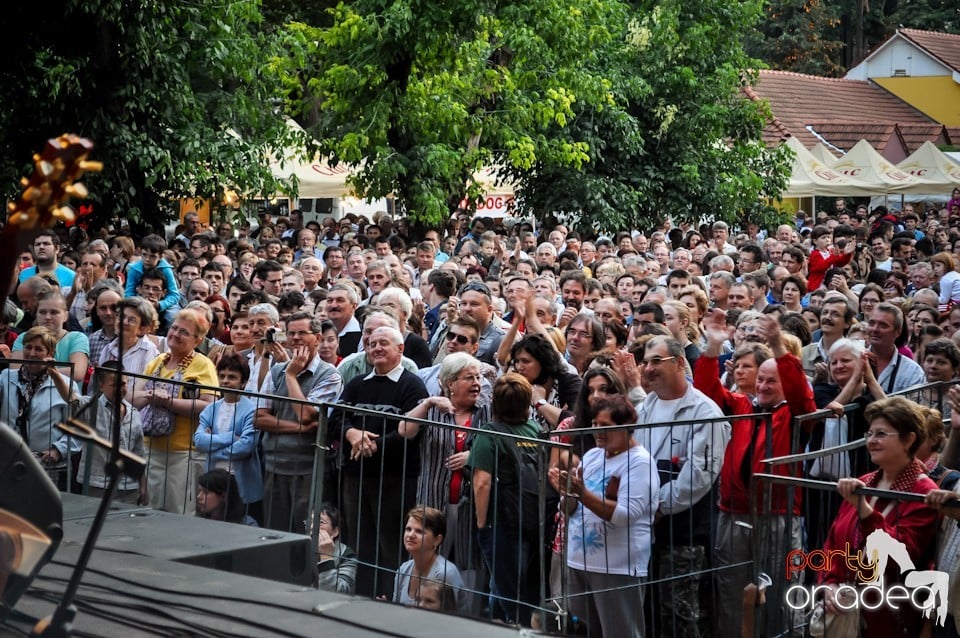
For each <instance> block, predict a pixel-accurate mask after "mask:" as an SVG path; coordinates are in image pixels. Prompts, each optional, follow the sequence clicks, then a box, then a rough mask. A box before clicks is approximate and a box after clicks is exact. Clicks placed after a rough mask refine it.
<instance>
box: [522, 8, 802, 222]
mask: <svg viewBox="0 0 960 638" xmlns="http://www.w3.org/2000/svg"><path fill="white" fill-rule="evenodd" d="M759 11H760V8H759V5H758V4H750V3H729V2H724V1H722V0H721V1H713V2H709V1H703V2H699V3H694V4H691V3H684V2H682V1H676V2H674V1H671V0H665V1H661V2H647V3H645V4H642V5H640V6H639V7H638V9H637V11H636V12H635V13H634V15H633V18H632V19H631V20H630V21H628V22H627V23H626V28H625V31H624V33H623V34H622V35H621V37H620V38H619V39H618V45H617V46H616V47H615V48H613V49H612V50H611V51H610V52H609V56H610V60H609V64H608V68H611V69H613V70H614V73H613V75H612V77H613V78H614V81H613V86H614V87H616V88H615V90H616V98H615V99H616V102H617V103H618V104H622V105H624V108H623V109H622V110H614V109H607V110H605V111H602V112H596V111H591V110H589V109H584V110H582V111H581V112H580V113H579V114H578V117H577V118H576V120H575V122H574V125H573V127H572V131H571V133H572V135H573V136H574V137H575V138H576V139H578V140H579V141H583V142H585V143H586V145H587V147H588V148H589V149H590V152H589V156H590V160H589V161H588V162H586V163H585V164H584V166H583V169H582V170H580V171H571V170H569V169H567V168H566V167H562V166H557V165H555V164H552V163H550V162H549V161H544V162H542V163H541V165H540V166H539V167H538V170H536V171H532V172H529V173H527V174H526V175H522V174H519V173H518V174H516V177H517V179H518V180H519V184H520V192H521V195H520V200H521V202H522V203H524V204H526V205H528V206H531V207H533V208H535V209H537V210H547V211H549V210H557V211H567V212H575V215H574V218H575V219H579V224H580V225H581V226H583V227H584V228H594V229H596V228H601V229H604V230H622V229H624V228H636V227H644V226H647V225H650V224H652V223H655V222H657V221H659V220H662V219H664V218H665V217H668V216H671V217H673V219H675V220H680V219H687V220H702V219H726V220H728V221H732V222H737V221H740V220H741V219H742V218H743V216H744V215H750V216H753V217H754V218H757V219H758V220H759V219H760V218H761V217H762V216H770V215H773V214H774V213H773V211H772V209H770V208H769V207H768V206H766V205H765V204H764V202H765V201H766V200H767V199H768V198H771V197H775V196H777V195H778V194H779V192H780V190H781V189H782V187H783V185H784V183H785V182H784V180H785V176H786V174H787V173H788V168H787V165H786V158H785V156H784V155H783V154H782V152H781V151H779V150H777V149H768V148H767V147H766V146H765V145H764V144H763V143H762V142H761V141H760V134H761V130H762V128H763V125H764V123H765V121H766V117H767V116H768V112H767V111H766V109H765V108H764V107H763V106H762V105H759V104H757V103H755V102H749V101H746V100H744V99H742V97H743V96H742V95H741V93H740V88H741V87H742V85H743V83H744V82H746V81H747V79H748V78H747V75H746V71H745V69H747V68H748V67H750V66H752V61H751V60H750V59H749V58H748V57H747V56H746V55H745V54H744V52H743V49H742V47H741V44H740V38H741V36H742V29H743V28H745V27H746V26H748V25H749V24H751V23H752V22H754V21H755V20H756V19H757V18H758V17H759Z"/></svg>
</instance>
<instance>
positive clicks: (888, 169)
mask: <svg viewBox="0 0 960 638" xmlns="http://www.w3.org/2000/svg"><path fill="white" fill-rule="evenodd" d="M833 169H834V170H835V171H836V172H838V173H840V174H842V175H845V176H847V177H850V178H853V179H856V180H858V181H860V182H862V183H864V184H866V185H867V187H868V188H869V189H870V191H871V192H870V193H869V194H871V195H877V194H882V193H925V192H928V191H929V190H930V187H929V186H927V185H925V184H924V183H923V182H922V181H921V180H920V179H918V178H916V177H914V176H913V175H911V174H910V173H907V172H906V171H903V170H901V169H899V168H897V167H896V166H894V165H893V164H891V163H890V162H889V161H887V159H886V158H884V157H883V156H882V155H880V153H878V152H877V151H876V150H875V149H874V148H873V147H872V146H870V143H869V142H867V141H866V140H860V141H859V142H857V143H856V145H854V147H853V148H851V149H850V150H849V151H848V152H847V154H846V155H844V156H843V157H841V158H839V159H837V161H836V162H835V163H834V164H833Z"/></svg>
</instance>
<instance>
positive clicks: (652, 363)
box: [637, 355, 677, 368]
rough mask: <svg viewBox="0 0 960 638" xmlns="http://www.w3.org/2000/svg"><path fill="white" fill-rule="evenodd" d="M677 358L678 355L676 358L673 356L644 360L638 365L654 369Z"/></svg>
mask: <svg viewBox="0 0 960 638" xmlns="http://www.w3.org/2000/svg"><path fill="white" fill-rule="evenodd" d="M676 358H677V356H676V355H674V356H672V357H653V358H651V359H643V360H641V361H640V362H639V363H638V364H637V365H638V366H653V367H654V368H656V367H657V366H659V365H661V364H662V363H664V362H665V361H673V360H674V359H676Z"/></svg>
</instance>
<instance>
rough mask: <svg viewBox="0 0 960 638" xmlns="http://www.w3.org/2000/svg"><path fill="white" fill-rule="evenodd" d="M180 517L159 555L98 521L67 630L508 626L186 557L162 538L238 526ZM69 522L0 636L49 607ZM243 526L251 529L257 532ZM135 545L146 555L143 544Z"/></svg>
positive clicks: (70, 560) (76, 547) (431, 630)
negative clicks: (97, 539) (180, 522)
mask: <svg viewBox="0 0 960 638" xmlns="http://www.w3.org/2000/svg"><path fill="white" fill-rule="evenodd" d="M68 510H69V512H70V517H69V518H68V517H67V515H66V512H67V511H68ZM85 511H88V510H86V509H85V506H84V504H83V503H82V502H80V503H77V502H72V503H71V504H70V506H69V507H67V505H66V503H65V523H66V522H67V521H80V520H83V519H84V518H85V516H84V513H85ZM134 511H136V512H140V513H141V514H142V513H143V512H146V511H149V510H131V511H126V512H125V511H123V510H122V509H118V510H117V511H116V512H115V513H113V514H111V518H116V517H124V516H127V517H129V515H130V514H131V513H133V512H134ZM138 518H140V517H138ZM141 520H142V519H141ZM183 523H184V525H183V530H184V531H183V532H181V534H180V535H179V536H178V537H176V538H172V539H171V538H167V539H165V542H164V543H163V545H164V547H165V549H162V551H159V552H157V553H158V554H159V556H151V555H141V554H140V553H139V552H138V551H137V549H138V548H137V547H135V546H133V545H131V543H129V542H120V537H119V536H118V535H117V534H116V533H115V531H111V530H116V529H118V525H119V524H118V523H116V522H113V523H112V522H111V521H110V520H108V521H107V523H106V524H105V526H104V531H103V534H101V542H100V543H98V546H97V549H96V550H95V551H94V553H93V555H92V557H91V560H90V565H89V568H88V570H87V572H86V574H85V575H84V577H83V580H82V583H81V586H80V589H79V592H78V596H77V599H76V605H77V608H78V614H77V618H76V620H75V622H74V636H78V637H81V636H97V637H112V636H117V637H121V636H122V637H124V638H126V637H130V636H211V637H220V636H238V637H246V636H249V637H251V638H260V637H273V636H323V637H324V638H335V637H339V636H342V637H344V638H349V637H354V636H357V637H359V636H397V637H401V636H402V637H403V638H410V637H417V638H434V637H436V638H450V636H456V637H457V638H474V637H476V638H496V637H497V636H516V634H517V630H516V629H512V628H509V627H505V626H503V625H498V624H495V623H486V622H482V621H477V620H472V619H466V618H458V617H455V616H449V615H442V614H437V613H433V612H429V611H424V610H420V609H414V608H407V607H402V606H399V605H393V604H389V603H384V602H379V601H374V600H370V599H366V598H357V597H350V596H343V595H339V594H332V593H327V592H320V591H317V590H315V589H313V588H311V587H308V586H304V585H298V584H295V583H292V582H280V581H278V580H267V579H263V578H256V577H253V576H249V575H244V574H237V573H230V572H227V571H220V570H218V569H211V568H208V567H204V566H198V565H197V564H187V563H185V562H183V561H184V560H185V559H184V556H183V555H178V554H177V552H173V551H171V550H170V549H169V547H170V546H171V545H176V544H181V546H182V547H183V548H190V547H194V548H195V547H198V546H204V547H207V546H210V545H215V544H216V539H217V536H218V534H219V533H224V532H230V533H233V532H238V531H239V530H237V529H235V528H242V527H243V526H233V525H229V524H227V523H216V522H211V521H203V520H198V519H186V520H184V521H183ZM224 526H227V527H224ZM65 527H69V526H68V525H66V524H65ZM79 529H80V528H74V531H73V532H71V533H68V534H67V536H66V537H65V539H64V542H63V543H61V545H60V547H59V549H58V550H57V553H56V555H55V556H54V558H53V560H52V561H51V562H50V563H49V564H47V565H46V566H45V567H44V568H43V570H41V572H40V574H39V575H38V577H37V578H36V579H35V580H34V582H33V584H32V585H31V588H30V590H29V591H28V592H27V593H26V594H24V596H23V597H22V598H21V599H20V601H19V602H18V603H17V606H16V612H17V613H18V614H19V615H18V616H15V617H11V618H8V619H7V621H6V623H5V624H3V625H0V635H2V636H7V635H20V634H26V633H29V630H30V628H31V626H32V620H33V619H36V618H40V617H44V616H48V615H50V614H52V613H53V610H54V608H55V607H56V604H57V602H58V600H59V598H60V596H61V594H62V593H63V591H64V589H65V588H66V585H67V582H68V580H69V578H70V575H71V572H72V570H73V566H74V564H75V563H76V561H77V557H78V556H79V553H80V548H81V545H82V542H83V539H82V538H78V537H77V535H76V533H75V532H77V531H79ZM247 530H248V531H249V532H252V533H254V534H258V533H260V532H264V531H265V530H256V529H255V528H247ZM165 534H166V533H165ZM288 536H290V537H294V538H297V539H302V538H303V537H297V536H296V535H292V534H291V535H288ZM109 539H112V540H109ZM144 542H148V543H149V542H151V541H150V540H149V539H147V540H145V541H144ZM143 550H144V551H143V553H145V554H149V553H150V549H149V547H143ZM182 554H189V552H186V551H185V552H183V553H182ZM188 560H189V559H188ZM268 571H269V568H268ZM22 615H25V616H26V618H23V617H22Z"/></svg>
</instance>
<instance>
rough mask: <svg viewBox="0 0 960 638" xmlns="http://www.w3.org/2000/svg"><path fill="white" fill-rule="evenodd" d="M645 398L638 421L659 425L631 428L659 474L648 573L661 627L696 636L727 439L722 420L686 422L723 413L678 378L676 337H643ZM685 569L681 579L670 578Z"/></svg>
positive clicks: (681, 366)
mask: <svg viewBox="0 0 960 638" xmlns="http://www.w3.org/2000/svg"><path fill="white" fill-rule="evenodd" d="M639 363H640V372H641V373H642V374H643V380H644V387H645V388H646V390H647V397H646V399H644V401H643V404H642V405H641V406H640V408H639V409H638V410H637V414H638V416H639V417H640V421H639V422H640V423H654V424H656V423H663V424H669V425H660V426H655V427H652V428H646V427H644V428H639V429H638V430H637V431H636V434H635V436H636V439H637V441H639V442H641V443H643V445H644V446H645V447H646V448H647V450H649V451H650V456H651V457H653V459H654V461H655V462H656V464H657V468H658V470H659V473H660V495H659V496H660V507H659V509H658V510H657V515H656V519H655V527H654V531H655V534H654V535H655V538H657V540H658V542H657V544H656V545H655V546H654V550H653V556H654V567H653V568H654V577H655V578H657V579H658V580H661V579H666V581H665V582H664V583H663V584H661V585H660V586H658V588H657V592H656V596H657V604H656V605H654V608H659V609H660V614H661V616H660V620H661V622H664V623H667V624H665V625H663V626H673V627H675V628H677V630H678V631H677V635H681V636H701V635H703V634H702V632H701V630H700V626H701V625H703V624H704V622H705V619H706V618H709V617H710V611H709V610H706V609H701V608H700V602H699V601H700V594H701V592H700V591H699V590H700V587H701V586H702V587H710V582H709V580H705V581H704V582H703V583H701V582H700V576H699V575H698V574H700V573H701V572H702V571H703V570H704V569H705V568H706V567H707V565H709V564H710V562H709V555H708V553H709V551H710V550H711V548H712V547H713V538H712V535H711V531H710V520H711V518H712V514H713V512H712V511H711V510H712V509H713V507H714V504H715V503H716V502H717V497H716V494H715V493H714V488H715V487H716V485H717V481H718V479H719V477H720V466H721V464H722V463H723V454H724V451H725V449H726V446H727V442H728V441H729V440H730V425H729V423H727V422H726V421H717V422H714V423H698V424H695V425H693V424H688V422H689V421H697V420H700V419H711V418H720V417H723V412H722V411H721V410H720V408H719V407H717V404H716V403H714V402H713V401H712V400H711V399H710V398H709V397H707V396H706V395H705V394H703V393H702V392H700V391H699V390H697V389H695V388H694V387H693V384H692V383H690V381H688V380H687V377H686V359H685V358H684V352H683V346H682V345H681V344H680V342H679V341H677V340H676V339H671V338H668V337H662V336H657V337H654V338H653V339H651V340H650V341H648V342H647V344H646V347H645V348H644V352H643V358H642V359H641V360H640V362H639ZM680 575H686V576H687V577H686V578H680V579H675V578H674V577H677V576H680Z"/></svg>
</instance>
